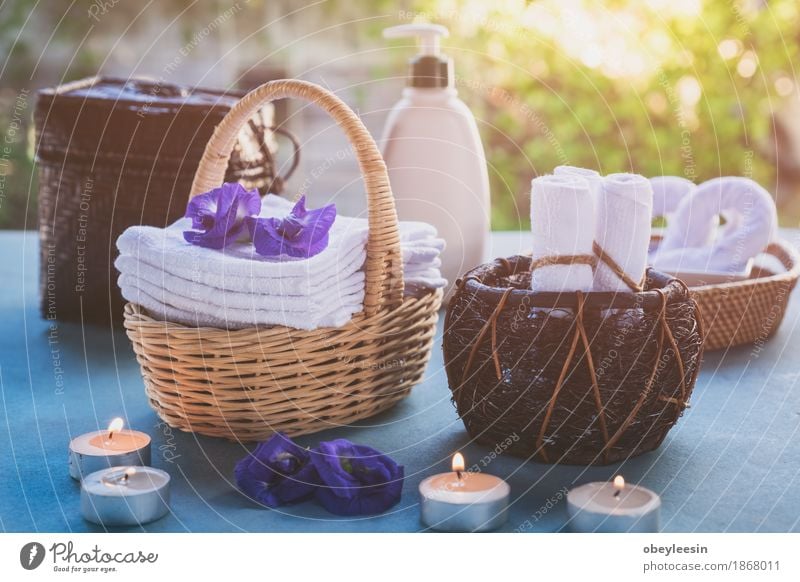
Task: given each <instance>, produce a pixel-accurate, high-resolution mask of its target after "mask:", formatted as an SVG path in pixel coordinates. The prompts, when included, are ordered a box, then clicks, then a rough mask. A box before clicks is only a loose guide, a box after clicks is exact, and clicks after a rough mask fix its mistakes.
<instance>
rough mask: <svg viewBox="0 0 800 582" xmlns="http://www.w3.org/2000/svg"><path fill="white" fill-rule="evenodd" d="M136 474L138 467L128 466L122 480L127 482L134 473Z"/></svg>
mask: <svg viewBox="0 0 800 582" xmlns="http://www.w3.org/2000/svg"><path fill="white" fill-rule="evenodd" d="M135 474H136V467H128V468H127V469H125V473H123V475H122V482H123V483H127V482H128V479H130V478H131V477H132V476H133V475H135Z"/></svg>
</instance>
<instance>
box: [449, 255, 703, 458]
mask: <svg viewBox="0 0 800 582" xmlns="http://www.w3.org/2000/svg"><path fill="white" fill-rule="evenodd" d="M530 263H531V259H530V257H521V256H516V257H512V258H510V259H498V260H497V261H495V262H494V263H490V264H486V265H481V266H480V267H478V268H476V269H473V270H472V271H470V272H468V273H467V274H466V275H465V276H464V277H463V278H462V279H461V280H459V282H458V286H457V290H456V292H455V294H454V296H453V298H452V299H451V300H450V303H449V306H448V309H447V318H446V320H445V332H444V359H445V366H446V370H447V378H448V381H449V384H450V389H451V391H452V395H453V402H454V403H455V405H456V408H457V410H458V414H459V416H460V417H461V419H462V420H463V421H464V425H465V426H466V428H467V432H469V434H470V436H472V437H473V438H474V439H475V440H477V441H478V442H480V443H483V444H487V445H490V446H495V445H497V444H498V443H501V442H504V443H506V444H507V443H512V444H511V445H510V447H509V448H508V449H507V450H508V452H510V453H512V454H515V455H519V456H524V457H530V458H533V457H535V458H536V459H537V460H541V461H544V462H547V463H564V464H581V465H589V464H608V463H612V462H616V461H620V460H623V459H626V458H629V457H633V456H636V455H640V454H642V453H646V452H648V451H651V450H653V449H656V448H657V447H658V446H659V445H660V444H661V442H662V441H663V440H664V437H665V436H666V434H667V432H668V431H669V430H670V428H672V426H673V425H674V424H675V422H676V421H677V420H678V418H679V417H680V416H681V413H682V412H683V410H684V408H685V407H686V406H687V405H688V404H687V403H688V400H689V397H690V395H691V393H692V388H693V387H694V383H695V379H696V377H697V372H698V369H699V365H700V360H701V357H702V349H703V348H702V344H703V333H702V326H701V324H700V314H699V309H698V307H697V304H696V303H695V302H694V300H693V299H692V298H691V296H690V295H689V291H688V289H687V288H686V286H685V285H684V284H683V283H682V282H680V281H678V280H677V279H672V278H669V277H667V276H666V275H663V274H661V273H658V272H656V271H653V270H649V271H648V273H647V278H646V281H645V284H644V290H643V291H642V292H639V293H633V292H630V293H580V292H576V293H542V292H538V293H534V292H533V291H531V290H530V272H529V269H530Z"/></svg>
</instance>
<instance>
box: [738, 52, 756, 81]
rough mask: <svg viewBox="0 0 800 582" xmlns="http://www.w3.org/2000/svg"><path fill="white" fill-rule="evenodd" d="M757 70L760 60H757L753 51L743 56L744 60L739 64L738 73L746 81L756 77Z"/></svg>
mask: <svg viewBox="0 0 800 582" xmlns="http://www.w3.org/2000/svg"><path fill="white" fill-rule="evenodd" d="M756 69H758V60H757V59H756V55H755V54H754V53H753V51H747V52H746V53H744V54H743V55H742V59H741V60H740V61H739V64H738V65H736V72H737V73H739V75H741V76H742V77H744V78H745V79H749V78H750V77H752V76H753V75H755V74H756Z"/></svg>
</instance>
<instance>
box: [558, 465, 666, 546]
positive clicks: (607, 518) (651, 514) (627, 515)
mask: <svg viewBox="0 0 800 582" xmlns="http://www.w3.org/2000/svg"><path fill="white" fill-rule="evenodd" d="M660 510H661V498H660V497H659V496H658V495H657V494H656V493H654V492H653V491H650V490H649V489H645V488H644V487H640V486H638V485H629V484H626V483H625V480H624V479H623V478H622V477H620V476H617V477H616V478H615V479H614V481H613V482H610V483H607V482H606V483H587V484H586V485H581V486H580V487H576V488H575V489H573V490H572V491H570V492H569V493H568V494H567V512H568V513H569V517H570V529H571V530H572V531H575V532H600V533H618V532H632V533H647V532H657V531H658V530H659V529H660Z"/></svg>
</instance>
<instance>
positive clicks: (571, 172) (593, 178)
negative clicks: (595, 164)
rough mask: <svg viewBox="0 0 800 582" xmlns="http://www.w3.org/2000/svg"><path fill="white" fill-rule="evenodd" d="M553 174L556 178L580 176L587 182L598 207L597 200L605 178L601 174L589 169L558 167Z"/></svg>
mask: <svg viewBox="0 0 800 582" xmlns="http://www.w3.org/2000/svg"><path fill="white" fill-rule="evenodd" d="M553 174H555V175H556V176H578V177H580V178H583V179H584V180H586V181H587V182H588V183H589V190H591V192H592V196H593V197H594V200H595V206H597V198H598V197H599V196H600V188H602V185H603V176H601V175H600V172H598V171H597V170H591V169H589V168H579V167H578V166H556V168H555V169H554V170H553Z"/></svg>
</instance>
